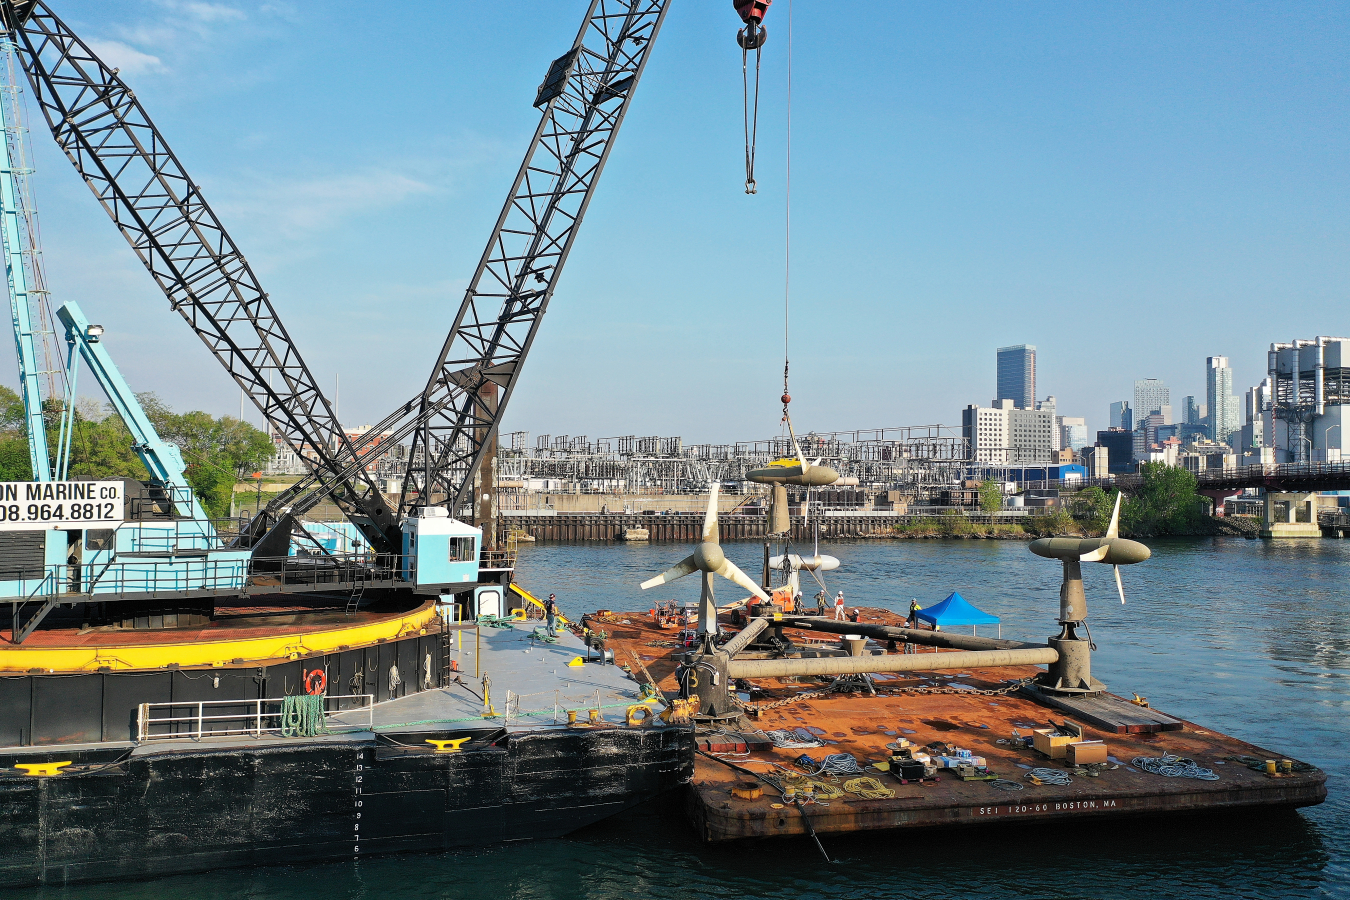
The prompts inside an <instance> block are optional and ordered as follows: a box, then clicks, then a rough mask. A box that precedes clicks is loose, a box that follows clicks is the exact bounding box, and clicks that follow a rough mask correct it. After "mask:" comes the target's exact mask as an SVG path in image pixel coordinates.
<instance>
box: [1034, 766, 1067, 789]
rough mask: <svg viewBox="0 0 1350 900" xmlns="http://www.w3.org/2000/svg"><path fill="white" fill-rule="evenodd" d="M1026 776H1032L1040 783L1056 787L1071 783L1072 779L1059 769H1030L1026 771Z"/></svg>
mask: <svg viewBox="0 0 1350 900" xmlns="http://www.w3.org/2000/svg"><path fill="white" fill-rule="evenodd" d="M1026 777H1027V778H1034V779H1036V780H1037V781H1039V782H1040V783H1041V784H1050V785H1054V786H1056V787H1063V786H1065V785H1068V784H1073V779H1072V778H1070V777H1069V776H1068V775H1066V774H1065V773H1063V772H1061V771H1060V770H1059V769H1041V768H1038V769H1032V770H1031V771H1030V772H1028V773H1027V775H1026Z"/></svg>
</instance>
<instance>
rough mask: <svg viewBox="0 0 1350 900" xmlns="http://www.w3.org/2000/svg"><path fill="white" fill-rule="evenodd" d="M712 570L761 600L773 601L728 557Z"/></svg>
mask: <svg viewBox="0 0 1350 900" xmlns="http://www.w3.org/2000/svg"><path fill="white" fill-rule="evenodd" d="M713 571H715V572H716V573H717V574H718V575H721V576H722V577H723V578H725V579H726V580H728V581H730V582H733V583H735V584H737V585H739V586H741V587H743V588H745V589H746V590H747V591H749V592H750V593H752V594H754V595H755V596H756V597H758V598H759V599H761V600H763V601H764V602H765V603H772V602H773V600H772V599H771V598H770V597H769V595H768V594H766V593H764V589H763V588H761V587H760V586H759V585H757V584H755V582H754V580H753V579H752V578H750V576H748V575H746V574H745V573H744V572H742V571H741V570H740V569H738V568H736V564H735V563H733V562H732V561H731V560H729V559H724V560H722V564H721V565H720V566H718V567H717V568H716V569H714V570H713Z"/></svg>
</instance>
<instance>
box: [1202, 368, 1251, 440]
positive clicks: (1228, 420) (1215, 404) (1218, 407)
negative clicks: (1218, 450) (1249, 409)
mask: <svg viewBox="0 0 1350 900" xmlns="http://www.w3.org/2000/svg"><path fill="white" fill-rule="evenodd" d="M1205 391H1206V394H1207V396H1206V400H1207V401H1208V402H1207V404H1206V405H1207V406H1208V407H1209V439H1210V440H1212V441H1217V442H1219V443H1221V444H1226V443H1228V441H1229V440H1230V438H1231V437H1232V434H1233V432H1235V431H1238V430H1240V429H1241V428H1242V423H1241V422H1239V421H1238V399H1237V397H1235V396H1233V370H1232V369H1230V368H1229V367H1228V357H1226V356H1211V357H1208V358H1207V359H1206V360H1205Z"/></svg>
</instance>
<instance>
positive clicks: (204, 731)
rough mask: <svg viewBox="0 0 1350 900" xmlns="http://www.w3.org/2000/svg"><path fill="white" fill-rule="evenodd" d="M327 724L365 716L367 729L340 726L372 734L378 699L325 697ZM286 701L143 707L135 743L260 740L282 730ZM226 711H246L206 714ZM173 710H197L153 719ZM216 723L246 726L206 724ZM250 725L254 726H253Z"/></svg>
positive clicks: (138, 711) (169, 703) (371, 696)
mask: <svg viewBox="0 0 1350 900" xmlns="http://www.w3.org/2000/svg"><path fill="white" fill-rule="evenodd" d="M322 696H323V700H324V723H325V725H327V724H329V723H328V720H329V719H330V718H331V717H332V716H335V715H338V714H339V713H341V714H344V715H345V714H347V713H352V712H362V711H364V712H365V713H366V723H365V725H364V726H361V725H352V724H350V723H341V727H347V728H351V729H352V730H369V729H371V728H373V727H374V724H375V695H374V694H332V695H330V694H324V695H322ZM284 699H285V698H283V697H263V698H259V699H257V700H198V701H167V702H162V703H142V704H140V705H139V706H137V707H136V741H137V742H138V743H145V742H148V741H181V740H194V741H200V740H201V739H202V738H204V737H230V736H252V737H255V738H260V737H262V736H263V735H265V734H280V733H281V730H282V726H281V722H280V720H281V715H282V704H283V701H284ZM343 700H357V701H360V703H359V705H356V706H349V707H348V708H347V709H343V708H342V703H341V701H343ZM331 701H336V702H337V708H336V709H332V710H330V709H328V704H329V702H331ZM264 704H274V705H275V706H276V709H275V711H272V710H267V711H265V710H264V709H263V705H264ZM226 707H237V708H243V709H245V710H246V711H245V712H242V713H236V714H233V715H207V710H208V709H211V710H215V709H220V708H226ZM174 709H189V710H195V712H194V713H191V714H189V715H185V716H173V715H170V716H164V717H160V718H154V717H152V716H151V713H152V712H153V711H156V710H165V711H172V710H174ZM274 719H275V720H277V724H276V725H275V726H272V725H269V726H266V727H264V725H263V721H264V720H267V721H269V722H270V721H271V720H274ZM215 722H238V723H243V727H240V728H216V727H211V728H209V729H208V728H207V727H206V726H207V723H215ZM250 723H251V724H250ZM184 725H189V726H190V725H195V726H196V727H192V728H183V727H181V726H184ZM157 726H159V727H166V726H167V728H168V732H167V733H160V734H156V733H154V729H155V728H156V727H157Z"/></svg>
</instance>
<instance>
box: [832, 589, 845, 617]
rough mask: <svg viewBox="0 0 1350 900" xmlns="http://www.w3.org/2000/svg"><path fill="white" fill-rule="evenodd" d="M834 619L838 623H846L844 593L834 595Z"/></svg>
mask: <svg viewBox="0 0 1350 900" xmlns="http://www.w3.org/2000/svg"><path fill="white" fill-rule="evenodd" d="M834 618H835V620H836V621H839V622H842V621H844V592H843V591H840V592H839V593H837V594H835V595H834Z"/></svg>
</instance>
